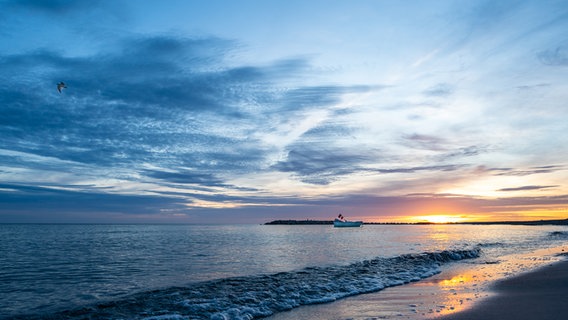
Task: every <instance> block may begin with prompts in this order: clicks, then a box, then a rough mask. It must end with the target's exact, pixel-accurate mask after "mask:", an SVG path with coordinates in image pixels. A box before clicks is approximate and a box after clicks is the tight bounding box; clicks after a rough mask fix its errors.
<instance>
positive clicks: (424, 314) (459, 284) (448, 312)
mask: <svg viewBox="0 0 568 320" xmlns="http://www.w3.org/2000/svg"><path fill="white" fill-rule="evenodd" d="M566 250H567V249H566V247H565V246H559V247H554V248H549V249H542V250H537V251H535V252H531V253H524V254H521V255H513V256H508V257H507V258H506V259H504V260H502V261H500V262H498V261H485V262H483V261H478V262H473V261H472V262H466V263H461V264H460V263H456V264H451V265H448V266H446V267H445V268H444V269H443V270H441V272H440V273H438V274H436V275H434V276H432V277H429V278H425V279H422V280H420V281H417V282H411V283H407V284H405V285H401V286H394V287H389V288H385V289H383V290H380V291H378V292H375V293H367V294H361V295H356V296H352V297H347V298H344V299H341V300H337V301H335V302H332V303H326V304H319V305H307V306H302V307H300V308H297V309H293V310H290V311H286V312H282V313H277V314H274V315H272V316H270V317H268V318H266V319H267V320H291V319H312V320H347V319H349V320H368V319H406V320H423V319H431V320H453V319H457V320H464V319H472V320H474V319H475V320H478V319H489V320H491V319H505V320H507V319H558V317H556V318H555V317H554V316H556V315H558V313H557V312H556V311H555V312H553V313H551V317H548V318H547V317H546V314H545V315H544V316H543V315H542V314H541V313H542V311H541V313H539V314H538V316H535V317H532V316H531V317H528V318H522V317H519V315H518V314H514V315H511V316H510V317H509V316H507V315H503V314H497V315H491V314H490V313H479V312H480V311H478V310H481V312H487V311H488V310H489V309H488V308H486V307H485V306H486V303H488V302H489V303H491V301H493V300H492V299H494V298H495V297H496V296H501V295H503V296H505V297H506V298H507V299H509V300H510V301H511V304H510V306H508V307H507V308H509V309H510V308H516V307H517V306H516V304H519V303H521V304H523V306H525V307H527V308H529V307H530V308H536V307H534V306H535V305H536V304H541V305H542V306H543V307H544V308H548V305H547V303H556V304H562V303H565V302H562V303H558V301H556V302H549V301H544V302H543V303H540V302H534V303H533V302H530V301H531V300H530V297H528V298H527V299H526V300H525V301H523V302H519V301H520V300H518V299H517V296H516V295H514V294H510V293H509V292H502V291H501V290H502V289H500V288H501V287H500V286H502V285H501V284H500V283H502V282H504V283H505V287H507V286H508V285H507V283H509V282H510V281H517V282H520V284H521V285H522V284H523V281H524V280H515V279H518V278H521V279H524V278H523V277H526V276H527V275H533V274H541V273H544V274H549V273H550V272H549V271H546V270H549V269H548V268H549V267H550V266H559V267H555V268H554V269H553V270H552V271H553V272H554V274H557V273H558V271H559V272H560V274H559V278H558V279H564V281H565V282H564V283H566V285H564V286H560V287H554V286H555V284H554V283H553V284H552V288H555V289H554V290H555V291H554V292H555V294H558V295H559V296H560V297H559V298H558V299H560V300H562V301H568V283H567V282H568V255H567V254H566ZM542 270H544V271H542ZM559 283H560V282H559ZM542 285H543V286H544V288H549V287H551V286H549V285H548V283H546V282H543V284H542ZM519 290H521V291H527V290H528V291H531V290H532V289H519ZM514 292H515V291H513V293H514ZM525 293H526V292H525ZM526 294H527V295H529V296H531V297H532V296H533V295H539V294H540V292H539V291H534V293H533V292H528V293H526ZM499 299H502V298H499ZM558 299H557V300H558ZM550 301H552V300H550ZM502 305H503V304H502V303H501V302H497V303H496V304H495V305H494V306H496V307H493V308H497V309H501V308H503V307H502ZM551 310H552V309H551ZM502 312H504V313H507V311H506V309H505V310H502ZM558 312H560V311H558ZM521 314H523V313H522V312H521ZM527 314H528V313H527ZM561 314H562V315H568V310H566V311H562V313H561Z"/></svg>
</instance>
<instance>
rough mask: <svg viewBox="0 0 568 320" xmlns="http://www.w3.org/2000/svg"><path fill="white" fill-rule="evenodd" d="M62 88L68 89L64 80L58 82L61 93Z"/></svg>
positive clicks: (58, 89)
mask: <svg viewBox="0 0 568 320" xmlns="http://www.w3.org/2000/svg"><path fill="white" fill-rule="evenodd" d="M61 89H67V86H66V85H65V83H63V81H61V82H59V83H58V84H57V91H59V93H61Z"/></svg>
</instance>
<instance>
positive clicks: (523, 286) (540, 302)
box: [433, 255, 568, 320]
mask: <svg viewBox="0 0 568 320" xmlns="http://www.w3.org/2000/svg"><path fill="white" fill-rule="evenodd" d="M564 257H565V258H564V260H561V261H558V262H554V263H551V264H548V265H545V266H543V267H540V268H538V269H536V270H533V271H529V272H527V273H522V274H520V275H517V276H513V277H511V278H507V279H504V280H500V281H498V282H496V283H495V284H494V285H492V286H491V290H492V292H493V293H494V294H493V295H492V296H490V297H487V298H485V299H483V300H481V301H479V302H478V303H475V304H474V305H473V306H472V307H471V308H468V309H466V310H464V311H461V312H456V313H453V314H450V315H446V316H442V317H435V318H433V319H436V320H469V319H505V320H507V319H511V320H513V319H541V320H543V319H551V320H552V319H560V318H566V317H568V304H566V301H568V259H567V258H566V255H564Z"/></svg>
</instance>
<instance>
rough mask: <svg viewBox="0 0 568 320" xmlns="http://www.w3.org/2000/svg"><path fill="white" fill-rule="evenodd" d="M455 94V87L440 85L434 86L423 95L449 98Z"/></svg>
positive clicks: (446, 84) (445, 84)
mask: <svg viewBox="0 0 568 320" xmlns="http://www.w3.org/2000/svg"><path fill="white" fill-rule="evenodd" d="M453 92H454V87H453V86H451V85H450V84H448V83H439V84H437V85H435V86H432V87H430V88H428V89H426V90H424V91H423V92H422V93H423V94H424V95H426V96H431V97H447V96H449V95H451V94H452V93H453Z"/></svg>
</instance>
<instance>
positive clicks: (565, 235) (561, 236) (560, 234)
mask: <svg viewBox="0 0 568 320" xmlns="http://www.w3.org/2000/svg"><path fill="white" fill-rule="evenodd" d="M548 237H549V238H552V239H554V240H565V239H568V231H552V232H549V233H548Z"/></svg>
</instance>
